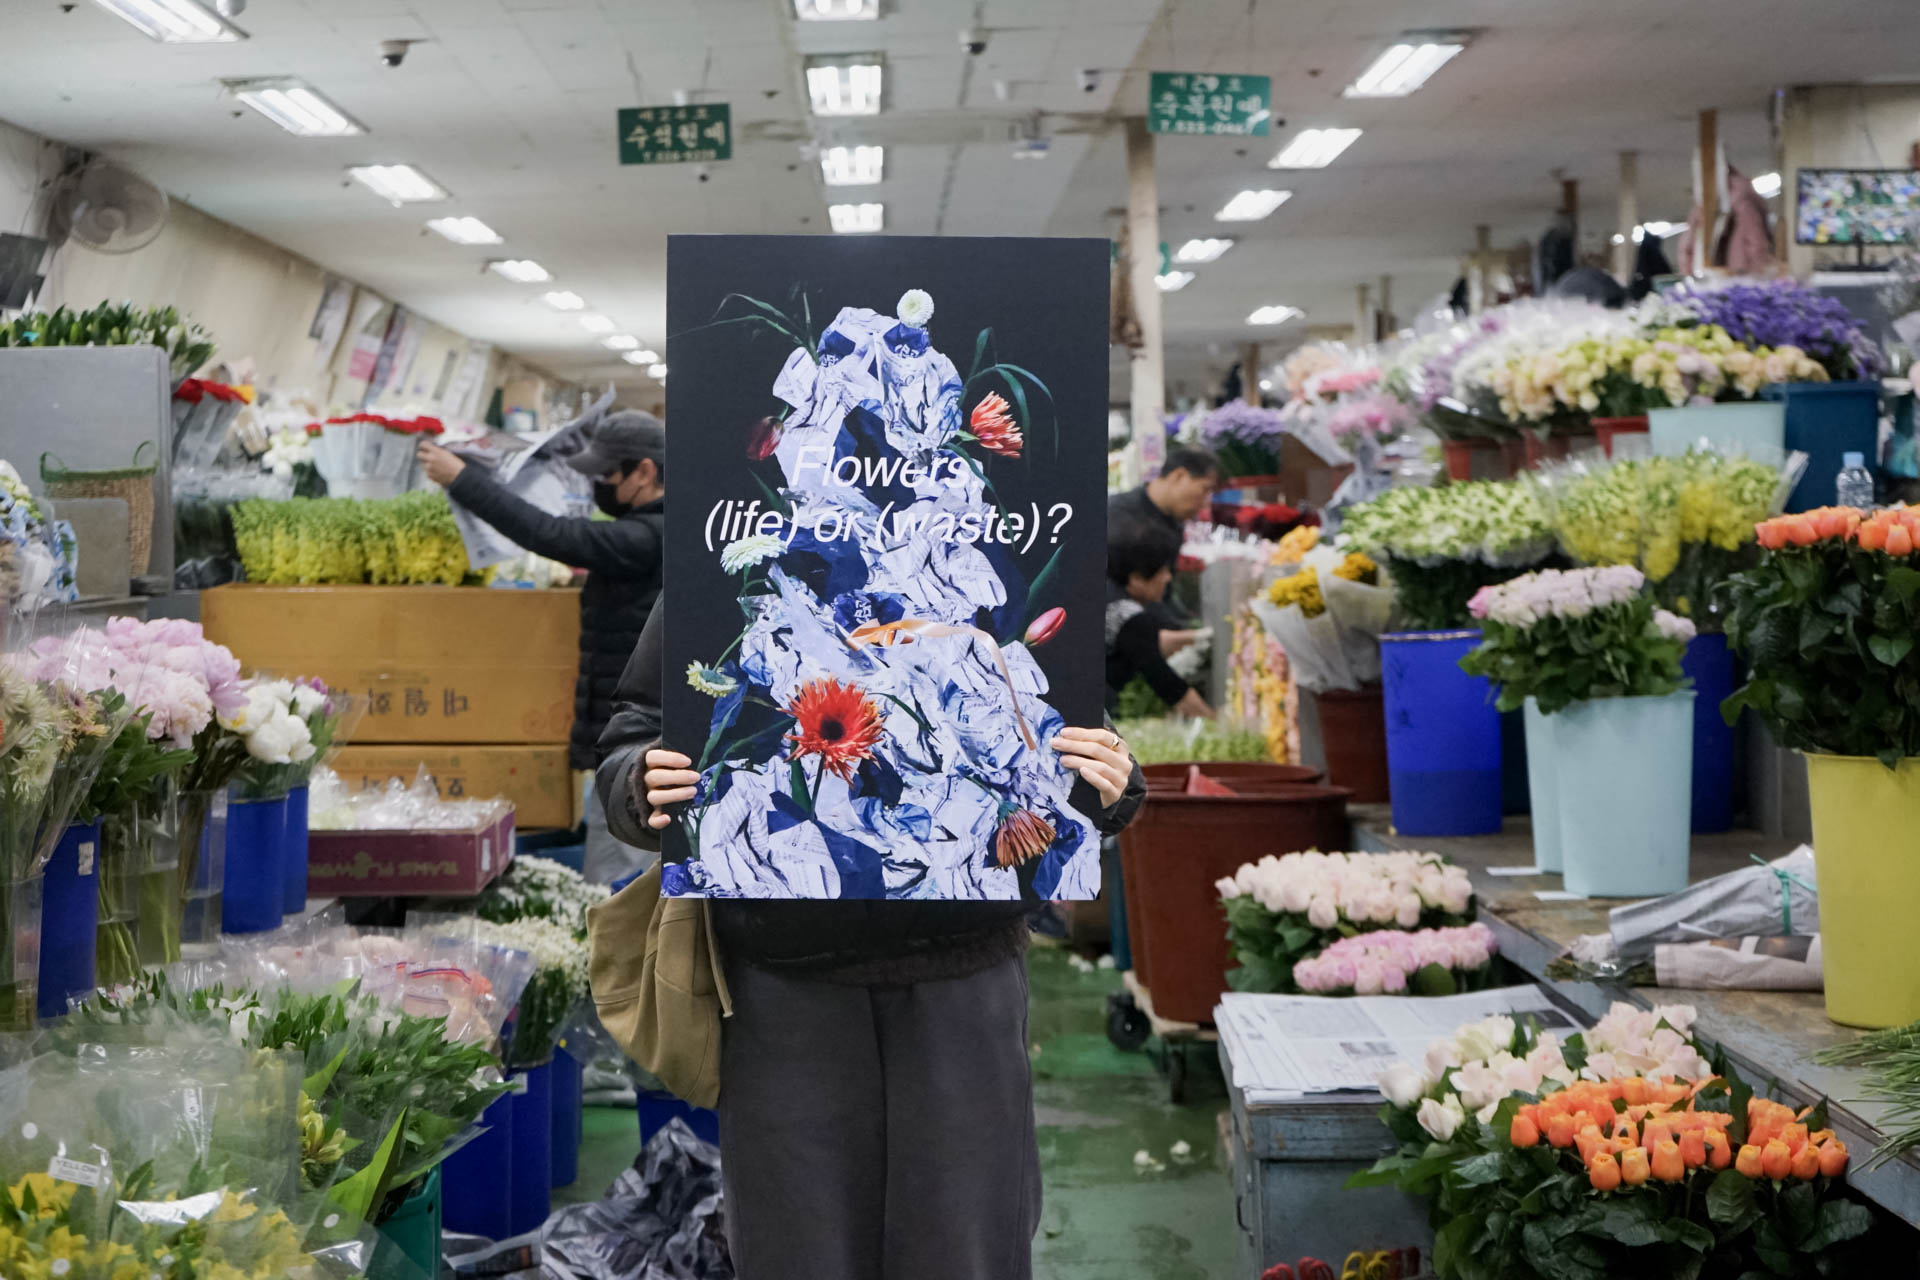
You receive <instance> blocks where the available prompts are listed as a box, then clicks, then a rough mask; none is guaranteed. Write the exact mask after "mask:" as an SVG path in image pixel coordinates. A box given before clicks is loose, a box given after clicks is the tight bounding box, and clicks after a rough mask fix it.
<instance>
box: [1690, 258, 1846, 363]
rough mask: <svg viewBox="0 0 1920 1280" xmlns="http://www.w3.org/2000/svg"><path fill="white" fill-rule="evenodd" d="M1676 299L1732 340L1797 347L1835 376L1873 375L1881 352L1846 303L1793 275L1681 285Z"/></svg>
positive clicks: (1772, 345)
mask: <svg viewBox="0 0 1920 1280" xmlns="http://www.w3.org/2000/svg"><path fill="white" fill-rule="evenodd" d="M1674 301H1676V302H1678V303H1680V304H1681V305H1682V306H1684V307H1686V308H1687V310H1689V311H1690V312H1692V313H1693V314H1694V315H1696V316H1698V317H1699V318H1700V319H1701V321H1702V322H1704V323H1706V324H1717V325H1719V326H1720V327H1721V328H1722V329H1725V330H1726V331H1727V332H1728V333H1729V334H1731V335H1732V336H1733V339H1734V341H1736V342H1740V343H1744V344H1746V345H1747V346H1752V347H1798V348H1799V349H1800V350H1802V351H1804V352H1806V353H1807V354H1808V355H1809V356H1811V357H1812V358H1813V359H1814V360H1816V361H1818V362H1819V363H1820V365H1821V367H1822V368H1824V369H1825V370H1826V371H1827V375H1828V376H1829V377H1831V378H1834V379H1835V380H1839V381H1844V380H1847V379H1851V378H1872V377H1874V376H1876V375H1877V374H1878V373H1879V372H1880V353H1879V351H1878V349H1877V348H1875V346H1874V344H1873V340H1872V339H1871V338H1869V337H1867V335H1866V334H1865V333H1864V332H1862V330H1861V328H1860V325H1859V322H1858V321H1856V320H1855V319H1854V318H1853V313H1852V312H1850V311H1848V310H1847V308H1846V305H1845V304H1844V303H1842V302H1840V301H1839V300H1838V299H1837V298H1829V297H1827V296H1826V295H1825V294H1822V293H1816V292H1814V291H1813V290H1812V289H1809V288H1807V287H1806V286H1805V285H1803V284H1800V283H1799V282H1797V281H1794V280H1764V281H1743V282H1740V283H1737V284H1730V285H1726V286H1723V287H1721V288H1700V287H1694V286H1687V287H1683V288H1682V289H1681V290H1679V291H1677V292H1676V294H1675V296H1674Z"/></svg>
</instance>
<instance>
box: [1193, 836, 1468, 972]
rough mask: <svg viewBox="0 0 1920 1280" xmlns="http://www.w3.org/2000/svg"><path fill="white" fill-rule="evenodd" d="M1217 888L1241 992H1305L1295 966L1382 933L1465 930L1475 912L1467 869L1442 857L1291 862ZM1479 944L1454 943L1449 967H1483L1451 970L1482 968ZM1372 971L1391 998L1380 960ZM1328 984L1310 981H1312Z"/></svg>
mask: <svg viewBox="0 0 1920 1280" xmlns="http://www.w3.org/2000/svg"><path fill="white" fill-rule="evenodd" d="M1217 887H1218V889H1219V891H1220V897H1221V899H1222V901H1223V902H1224V904H1225V908H1226V914H1227V936H1228V938H1229V939H1230V940H1231V941H1232V943H1233V954H1234V959H1235V961H1236V962H1237V964H1238V966H1239V967H1238V968H1236V969H1233V970H1231V971H1229V973H1228V975H1227V979H1228V981H1229V983H1231V984H1232V986H1233V989H1234V990H1236V991H1297V990H1300V989H1301V987H1300V985H1299V983H1298V982H1297V973H1298V971H1297V969H1296V966H1297V965H1298V964H1299V963H1300V962H1301V961H1302V960H1308V959H1311V958H1312V957H1314V956H1317V955H1320V954H1321V953H1322V952H1324V951H1325V950H1327V948H1329V947H1330V946H1332V945H1333V944H1334V943H1336V942H1338V941H1340V940H1341V939H1343V938H1351V937H1354V936H1356V935H1359V936H1363V937H1364V936H1366V935H1367V934H1369V933H1370V932H1371V931H1374V930H1383V929H1403V930H1404V929H1454V928H1458V927H1461V926H1465V925H1466V924H1468V922H1469V921H1470V919H1471V912H1472V909H1473V887H1472V885H1471V883H1470V882H1469V880H1468V877H1467V873H1466V871H1465V869H1464V868H1461V867H1456V866H1454V865H1452V864H1451V863H1448V862H1447V861H1446V860H1445V859H1444V858H1442V857H1441V856H1440V855H1439V854H1437V853H1320V852H1317V851H1312V852H1307V853H1290V854H1288V855H1286V856H1285V857H1280V858H1275V857H1266V858H1262V859H1260V860H1259V861H1258V862H1251V863H1248V864H1247V865H1245V866H1243V867H1241V868H1240V869H1239V870H1238V871H1237V872H1235V873H1234V874H1233V876H1231V877H1230V878H1228V879H1225V880H1222V881H1220V883H1219V885H1218V886H1217ZM1456 941H1457V942H1459V944H1460V946H1459V949H1458V950H1455V949H1453V948H1454V945H1455V943H1456ZM1481 941H1482V939H1480V938H1479V937H1478V935H1475V936H1473V937H1472V938H1470V939H1469V938H1466V937H1464V936H1463V937H1460V938H1458V939H1456V938H1455V937H1454V936H1451V935H1450V936H1449V937H1448V938H1447V939H1445V942H1446V945H1447V946H1448V948H1449V950H1448V955H1449V956H1450V957H1453V958H1456V959H1462V958H1464V959H1469V960H1471V959H1479V961H1480V963H1479V964H1475V965H1465V964H1459V963H1455V964H1452V965H1449V966H1447V967H1448V968H1449V969H1465V968H1478V967H1480V965H1483V964H1484V963H1485V960H1486V957H1485V956H1483V955H1482V954H1481V947H1480V943H1481ZM1490 954H1491V948H1490V947H1489V948H1487V955H1490ZM1427 959H1428V960H1429V961H1430V962H1431V961H1434V960H1437V955H1435V954H1429V955H1428V956H1427ZM1358 961H1359V958H1358V957H1356V958H1355V976H1356V978H1357V976H1358ZM1372 963H1374V964H1375V965H1376V966H1378V967H1379V968H1380V971H1381V983H1382V986H1381V989H1382V990H1385V981H1386V979H1385V976H1384V971H1385V966H1384V964H1383V963H1382V961H1381V958H1379V957H1375V958H1374V960H1373V962H1372ZM1419 967H1421V968H1424V965H1423V966H1419ZM1402 970H1403V976H1404V966H1402ZM1342 972H1344V970H1342ZM1322 976H1323V975H1320V974H1319V973H1318V972H1317V971H1316V972H1312V973H1310V974H1309V977H1310V978H1311V979H1312V980H1315V981H1318V980H1319V979H1320V977H1322ZM1332 976H1336V977H1337V976H1339V975H1338V974H1336V975H1332ZM1368 985H1371V982H1369V984H1368ZM1403 985H1404V983H1403Z"/></svg>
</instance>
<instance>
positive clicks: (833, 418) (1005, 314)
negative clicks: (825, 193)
mask: <svg viewBox="0 0 1920 1280" xmlns="http://www.w3.org/2000/svg"><path fill="white" fill-rule="evenodd" d="M668 278H669V284H668V294H669V297H668V328H669V333H670V338H669V343H670V349H669V362H670V365H671V367H672V369H673V381H672V382H671V384H670V386H669V398H668V412H667V420H668V423H669V442H670V443H669V463H670V466H671V469H672V471H673V473H674V484H673V488H674V496H673V502H672V503H671V504H670V505H669V513H668V544H667V545H668V555H669V561H668V575H669V580H670V581H669V586H670V595H671V597H672V599H673V601H674V605H673V609H674V613H673V616H672V619H671V622H670V625H669V626H668V628H667V665H668V671H669V672H670V673H684V678H679V677H677V676H670V679H669V686H668V691H667V694H666V698H665V702H666V708H665V710H666V725H667V742H668V745H669V746H671V747H673V748H674V749H676V750H679V751H681V752H684V753H685V754H686V755H687V756H688V757H690V758H691V759H692V760H693V761H694V762H695V768H696V769H697V771H698V772H699V774H700V783H699V786H698V789H697V791H696V794H695V796H694V798H693V800H692V801H690V802H689V803H688V804H687V805H686V806H685V807H684V810H683V812H682V813H681V815H680V821H679V822H677V823H675V824H674V827H673V828H672V830H673V832H674V835H673V836H672V837H670V844H669V855H668V856H669V858H670V859H671V858H675V857H676V855H677V857H678V862H677V865H672V866H669V868H668V869H667V872H666V874H665V882H664V883H665V885H666V888H667V891H668V892H669V893H680V894H687V893H692V894H706V895H708V896H726V897H731V896H740V897H775V898H897V899H1003V900H1005V899H1015V898H1019V897H1023V896H1024V897H1029V898H1040V899H1047V898H1089V897H1092V896H1094V894H1095V893H1097V891H1098V889H1099V837H1098V834H1097V833H1096V831H1095V830H1094V826H1093V823H1092V822H1091V821H1090V819H1089V813H1090V812H1091V810H1092V809H1094V808H1097V807H1098V801H1097V799H1096V798H1095V797H1094V795H1093V792H1092V789H1091V788H1090V787H1087V786H1086V785H1085V784H1084V783H1080V782H1079V780H1078V779H1077V778H1076V777H1075V776H1074V775H1073V774H1071V773H1070V772H1068V771H1067V770H1066V769H1064V768H1063V767H1062V765H1061V758H1060V755H1059V752H1058V751H1057V750H1056V749H1054V748H1053V747H1052V746H1051V745H1050V744H1051V741H1052V739H1053V738H1054V737H1055V736H1056V735H1057V734H1058V733H1059V732H1060V730H1061V729H1063V728H1065V727H1067V726H1068V725H1075V726H1086V725H1094V726H1097V725H1098V724H1099V718H1100V709H1101V670H1102V668H1101V663H1100V660H1099V654H1100V653H1101V633H1100V627H1101V617H1102V612H1103V608H1102V606H1103V602H1104V595H1103V591H1104V587H1103V584H1104V581H1105V573H1104V564H1105V528H1104V513H1105V504H1104V501H1103V498H1104V487H1105V449H1106V440H1105V433H1106V400H1107V395H1106V391H1107V357H1106V333H1105V324H1106V313H1107V312H1106V308H1107V299H1106V290H1107V249H1106V245H1105V243H1104V242H1101V241H1071V240H1064V241H1063V240H1011V239H1003V240H969V239H948V238H941V239H902V238H887V239H877V238H876V239H870V240H861V241H844V240H833V239H827V238H824V237H822V238H813V237H807V238H774V237H675V238H673V239H672V240H671V241H670V242H669V250H668ZM675 845H678V848H675Z"/></svg>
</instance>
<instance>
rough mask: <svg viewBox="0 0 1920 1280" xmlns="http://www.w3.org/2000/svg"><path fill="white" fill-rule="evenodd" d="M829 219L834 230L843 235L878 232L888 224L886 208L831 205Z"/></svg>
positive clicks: (861, 205)
mask: <svg viewBox="0 0 1920 1280" xmlns="http://www.w3.org/2000/svg"><path fill="white" fill-rule="evenodd" d="M827 219H828V221H830V222H832V223H833V229H834V230H835V231H837V232H839V233H840V234H841V235H850V234H856V233H859V232H866V231H878V230H879V229H880V228H881V227H882V226H883V225H885V223H886V206H885V205H882V204H830V205H828V206H827Z"/></svg>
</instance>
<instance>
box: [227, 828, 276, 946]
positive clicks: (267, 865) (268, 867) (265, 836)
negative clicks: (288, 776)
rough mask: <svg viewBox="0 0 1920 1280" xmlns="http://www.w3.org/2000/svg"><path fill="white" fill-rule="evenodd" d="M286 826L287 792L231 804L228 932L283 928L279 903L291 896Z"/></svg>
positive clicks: (255, 931) (228, 851) (228, 854)
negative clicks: (284, 858) (284, 854)
mask: <svg viewBox="0 0 1920 1280" xmlns="http://www.w3.org/2000/svg"><path fill="white" fill-rule="evenodd" d="M286 827H287V798H286V797H285V796H276V797H274V798H273V799H271V800H234V801H232V802H231V803H229V804H228V805H227V869H226V875H225V877H224V879H223V880H222V882H221V885H222V890H221V908H220V928H221V930H222V931H223V932H226V933H264V932H266V931H267V930H269V929H278V928H279V927H280V903H281V901H282V900H283V899H284V898H285V897H286V878H285V877H284V876H283V875H282V874H281V870H280V854H281V851H282V849H283V847H284V845H285V843H286Z"/></svg>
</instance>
